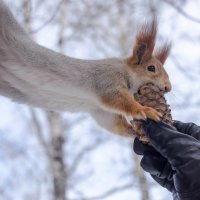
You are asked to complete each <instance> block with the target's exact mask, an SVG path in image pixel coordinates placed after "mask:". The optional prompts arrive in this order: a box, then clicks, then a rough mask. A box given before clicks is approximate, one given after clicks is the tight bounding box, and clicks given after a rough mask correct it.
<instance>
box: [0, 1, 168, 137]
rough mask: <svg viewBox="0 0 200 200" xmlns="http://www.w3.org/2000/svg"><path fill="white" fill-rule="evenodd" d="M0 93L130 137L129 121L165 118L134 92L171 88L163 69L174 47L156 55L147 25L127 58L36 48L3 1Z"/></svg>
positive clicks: (0, 13) (153, 25)
mask: <svg viewBox="0 0 200 200" xmlns="http://www.w3.org/2000/svg"><path fill="white" fill-rule="evenodd" d="M0 26H1V30H0V94H1V95H4V96H7V97H10V98H12V99H13V100H15V101H17V102H21V103H26V104H29V105H33V106H37V107H41V108H46V109H49V110H56V111H70V112H88V113H90V114H91V115H92V117H93V118H94V119H95V120H96V121H97V122H98V123H99V124H100V126H102V127H103V128H105V129H107V130H109V131H110V132H113V133H116V134H119V135H121V136H128V137H132V131H133V130H132V127H131V125H130V123H129V122H128V121H127V119H126V118H127V117H129V116H131V117H134V118H136V119H144V120H145V119H146V118H150V119H153V120H155V121H158V120H159V119H160V117H161V114H160V113H159V112H157V111H156V110H155V109H153V108H150V107H146V106H142V105H141V104H140V103H138V102H137V101H136V100H135V99H134V97H133V93H135V92H137V90H138V88H139V87H140V86H141V85H143V84H145V83H148V82H151V83H153V84H155V85H157V86H158V87H159V88H160V89H162V90H164V91H165V92H169V91H170V90H171V83H170V80H169V77H168V74H167V72H166V71H165V69H164V67H163V64H164V62H165V60H166V59H167V56H168V54H169V50H170V45H169V44H168V43H165V44H164V45H163V46H162V47H161V48H159V49H158V50H157V51H156V52H155V53H154V54H153V50H154V46H155V41H156V34H157V20H156V18H153V20H152V21H151V22H149V23H145V24H144V25H143V26H142V27H141V28H140V29H139V31H138V33H137V35H136V42H135V45H134V47H133V52H132V55H131V56H129V57H128V58H121V59H120V58H108V59H102V60H81V59H76V58H71V57H69V56H65V55H62V54H60V53H57V52H54V51H52V50H50V49H48V48H45V47H42V46H40V45H38V44H37V43H35V42H34V41H33V40H32V39H31V38H30V37H29V35H28V34H27V33H26V32H25V31H24V30H23V29H22V27H21V26H20V25H19V24H18V22H17V21H16V20H15V18H14V16H13V15H12V13H11V12H10V11H9V9H8V7H7V6H6V5H5V4H4V3H3V1H2V0H1V1H0Z"/></svg>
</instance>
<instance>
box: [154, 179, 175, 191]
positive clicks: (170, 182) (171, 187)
mask: <svg viewBox="0 0 200 200" xmlns="http://www.w3.org/2000/svg"><path fill="white" fill-rule="evenodd" d="M151 177H152V178H153V179H154V180H155V181H156V182H157V183H159V184H160V185H161V186H162V187H164V188H166V189H168V190H169V191H170V192H174V191H175V187H174V182H173V180H168V179H165V178H164V179H162V178H158V177H157V176H155V175H151Z"/></svg>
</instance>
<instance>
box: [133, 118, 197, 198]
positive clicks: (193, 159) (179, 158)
mask: <svg viewBox="0 0 200 200" xmlns="http://www.w3.org/2000/svg"><path fill="white" fill-rule="evenodd" d="M174 125H175V127H176V128H177V130H175V129H174V128H172V127H171V126H169V125H167V124H165V123H164V122H159V123H156V122H154V121H152V120H147V121H146V122H143V128H144V130H145V133H146V136H147V137H148V139H149V141H150V143H151V144H152V146H149V145H144V144H142V143H141V142H140V141H139V140H138V139H135V142H134V151H135V152H136V153H137V154H139V155H143V158H142V160H141V166H142V168H143V169H144V170H145V171H147V172H149V173H150V174H151V176H152V177H153V178H154V179H155V180H156V181H157V182H158V183H159V184H160V185H162V186H163V187H165V188H167V189H168V190H169V191H171V192H172V193H173V196H174V199H181V200H182V199H184V200H186V199H187V200H189V199H190V200H191V199H192V200H196V199H200V189H199V188H200V180H199V179H198V178H197V177H198V174H199V173H200V142H199V140H200V127H199V126H197V125H195V124H193V123H182V122H178V121H177V122H175V123H174Z"/></svg>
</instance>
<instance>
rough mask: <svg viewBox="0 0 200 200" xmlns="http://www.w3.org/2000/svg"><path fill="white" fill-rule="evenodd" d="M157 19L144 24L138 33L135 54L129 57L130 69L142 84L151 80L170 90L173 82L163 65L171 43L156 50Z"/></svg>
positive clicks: (166, 90)
mask: <svg viewBox="0 0 200 200" xmlns="http://www.w3.org/2000/svg"><path fill="white" fill-rule="evenodd" d="M156 34H157V20H156V18H155V17H154V18H153V20H152V21H151V22H150V23H146V24H144V25H143V26H142V27H141V29H140V30H139V31H138V33H137V35H136V43H135V45H134V47H133V54H132V56H131V57H129V58H128V59H127V66H128V68H129V71H130V72H131V71H132V72H133V73H134V74H136V75H137V77H138V78H139V79H140V82H141V84H145V83H147V82H151V83H153V84H155V85H157V86H158V87H159V88H160V89H161V90H164V91H165V92H169V91H170V90H171V83H170V80H169V77H168V74H167V72H166V71H165V69H164V67H163V65H164V63H165V61H166V59H167V57H168V55H169V51H170V47H171V44H170V43H165V44H163V45H162V46H161V47H160V48H159V49H157V50H156V51H155V52H153V51H154V47H155V40H156Z"/></svg>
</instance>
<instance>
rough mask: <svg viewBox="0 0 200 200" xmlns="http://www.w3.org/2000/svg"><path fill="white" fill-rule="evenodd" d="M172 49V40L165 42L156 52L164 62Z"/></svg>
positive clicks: (156, 55) (158, 57) (157, 56)
mask: <svg viewBox="0 0 200 200" xmlns="http://www.w3.org/2000/svg"><path fill="white" fill-rule="evenodd" d="M170 49H171V42H166V43H165V44H163V45H162V46H161V47H160V48H158V50H156V52H155V57H156V58H157V59H158V60H159V61H160V62H161V63H162V64H164V63H165V61H166V59H167V57H168V56H169V53H170Z"/></svg>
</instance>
